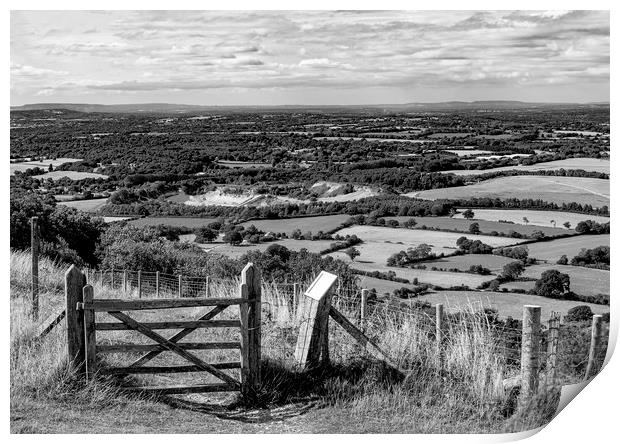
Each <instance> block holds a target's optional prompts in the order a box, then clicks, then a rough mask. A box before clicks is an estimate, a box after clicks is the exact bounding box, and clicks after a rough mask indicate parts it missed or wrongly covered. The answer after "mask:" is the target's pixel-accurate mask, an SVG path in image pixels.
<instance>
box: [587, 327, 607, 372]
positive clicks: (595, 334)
mask: <svg viewBox="0 0 620 444" xmlns="http://www.w3.org/2000/svg"><path fill="white" fill-rule="evenodd" d="M602 321H603V316H601V315H594V316H592V332H591V335H590V352H589V354H588V366H587V368H586V375H585V377H584V381H587V380H588V379H590V377H591V376H592V375H593V374H594V373H595V372H596V370H597V368H598V365H597V363H596V359H597V354H598V351H599V350H600V348H601V339H602V337H603V335H602V329H601V322H602Z"/></svg>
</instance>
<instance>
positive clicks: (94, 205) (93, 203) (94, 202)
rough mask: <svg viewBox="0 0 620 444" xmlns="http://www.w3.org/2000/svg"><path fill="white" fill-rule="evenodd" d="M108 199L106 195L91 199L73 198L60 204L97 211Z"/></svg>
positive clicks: (87, 210) (89, 211) (91, 211)
mask: <svg viewBox="0 0 620 444" xmlns="http://www.w3.org/2000/svg"><path fill="white" fill-rule="evenodd" d="M107 201H108V199H107V198H106V197H104V198H101V199H89V200H72V201H67V202H58V205H65V206H67V207H71V208H76V209H78V210H80V211H84V212H86V213H95V212H96V211H97V210H99V209H100V208H101V207H102V206H104V205H105V204H106V202H107Z"/></svg>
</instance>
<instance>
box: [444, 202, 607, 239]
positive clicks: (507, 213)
mask: <svg viewBox="0 0 620 444" xmlns="http://www.w3.org/2000/svg"><path fill="white" fill-rule="evenodd" d="M464 210H465V208H459V209H458V210H457V211H458V213H457V214H455V215H454V216H453V218H454V219H463V211H464ZM473 211H474V213H475V215H474V219H476V222H478V223H479V224H480V227H481V228H482V223H481V220H486V221H495V222H497V221H500V220H505V221H509V222H514V226H515V227H522V226H523V227H524V228H513V229H514V230H516V231H519V232H520V233H524V232H523V231H521V230H523V229H527V228H528V227H529V228H530V229H531V230H537V229H540V228H539V227H552V228H553V227H557V230H567V229H566V227H564V223H565V222H568V223H569V224H570V227H571V229H574V228H575V227H576V226H577V224H578V223H579V222H581V221H584V220H593V221H594V222H598V223H601V224H602V223H606V222H609V217H604V216H596V215H592V214H579V213H569V212H566V211H540V210H521V209H518V210H517V209H508V208H503V209H501V210H494V209H488V208H474V209H473ZM524 218H525V219H526V220H527V223H526V220H524ZM483 231H486V230H483ZM498 231H500V230H498ZM543 231H545V230H543ZM553 232H556V233H561V231H555V230H554V231H545V233H553Z"/></svg>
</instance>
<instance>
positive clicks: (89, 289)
mask: <svg viewBox="0 0 620 444" xmlns="http://www.w3.org/2000/svg"><path fill="white" fill-rule="evenodd" d="M83 294H84V306H85V305H86V304H92V302H93V299H94V292H93V286H92V285H86V286H85V287H84V290H83ZM83 312H84V354H85V362H86V379H87V380H89V381H91V380H93V379H94V377H95V373H96V372H97V361H96V359H95V354H96V352H97V346H96V344H97V336H96V330H95V310H93V309H92V308H87V307H85V308H84V311H83Z"/></svg>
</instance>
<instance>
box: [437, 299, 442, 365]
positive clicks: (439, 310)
mask: <svg viewBox="0 0 620 444" xmlns="http://www.w3.org/2000/svg"><path fill="white" fill-rule="evenodd" d="M435 342H436V345H437V359H438V361H439V368H440V369H441V368H443V356H442V353H441V351H442V347H441V344H442V342H443V304H437V305H435Z"/></svg>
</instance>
